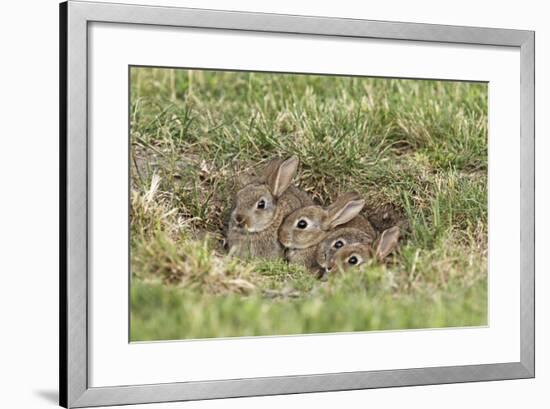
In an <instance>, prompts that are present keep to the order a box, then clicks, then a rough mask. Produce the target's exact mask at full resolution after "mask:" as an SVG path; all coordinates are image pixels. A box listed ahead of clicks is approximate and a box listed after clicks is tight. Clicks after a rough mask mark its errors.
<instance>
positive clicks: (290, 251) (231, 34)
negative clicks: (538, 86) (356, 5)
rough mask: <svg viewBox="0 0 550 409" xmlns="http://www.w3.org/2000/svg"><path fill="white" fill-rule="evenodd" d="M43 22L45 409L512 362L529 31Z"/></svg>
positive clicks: (356, 23) (262, 19) (245, 22)
mask: <svg viewBox="0 0 550 409" xmlns="http://www.w3.org/2000/svg"><path fill="white" fill-rule="evenodd" d="M60 17H61V18H60V21H61V26H60V50H61V53H60V55H61V64H60V67H61V68H60V87H61V92H60V95H61V101H60V112H61V115H60V121H61V126H60V129H61V136H60V141H61V142H60V149H61V155H60V158H61V175H60V184H61V188H60V192H61V201H60V202H61V209H60V212H61V218H60V219H61V226H60V231H61V246H60V249H61V254H60V266H61V271H60V295H61V300H60V314H61V319H60V322H61V325H60V352H61V353H60V356H61V362H60V397H61V398H60V401H61V402H60V404H61V405H62V406H65V407H89V406H102V405H123V404H137V403H147V402H168V401H185V400H197V399H215V398H229V397H242V396H259V395H274V394H291V393H307V392H320V391H338V390H352V389H365V388H378V387H392V386H409V385H427V384H442V383H453V382H472V381H489V380H501V379H518V378H531V377H534V373H535V372H534V370H535V358H534V357H535V355H534V220H535V218H534V217H535V216H534V194H535V185H534V121H535V119H534V77H535V76H534V32H531V31H519V30H507V29H492V28H477V27H475V28H474V27H457V26H440V25H428V24H412V23H394V22H381V21H367V20H351V19H336V18H325V17H304V16H288V15H274V14H255V13H241V12H227V11H215V10H198V9H186V8H177V7H158V6H155V7H153V6H141V5H124V4H109V3H91V2H79V1H74V2H73V1H69V2H66V3H62V4H61V5H60Z"/></svg>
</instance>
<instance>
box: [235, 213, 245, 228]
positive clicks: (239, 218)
mask: <svg viewBox="0 0 550 409" xmlns="http://www.w3.org/2000/svg"><path fill="white" fill-rule="evenodd" d="M234 219H235V222H236V223H237V224H238V225H239V226H242V225H243V223H244V216H243V215H242V214H236V215H235V217H234Z"/></svg>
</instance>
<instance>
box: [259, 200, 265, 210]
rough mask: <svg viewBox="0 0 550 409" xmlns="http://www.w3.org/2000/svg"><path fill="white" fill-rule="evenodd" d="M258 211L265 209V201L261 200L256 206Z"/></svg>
mask: <svg viewBox="0 0 550 409" xmlns="http://www.w3.org/2000/svg"><path fill="white" fill-rule="evenodd" d="M257 206H258V209H265V200H264V199H261V200H260V201H259V202H258V204H257Z"/></svg>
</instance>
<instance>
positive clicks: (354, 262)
mask: <svg viewBox="0 0 550 409" xmlns="http://www.w3.org/2000/svg"><path fill="white" fill-rule="evenodd" d="M358 262H359V260H358V259H357V257H355V256H351V257H350V258H349V259H348V263H350V264H352V265H355V264H357V263H358Z"/></svg>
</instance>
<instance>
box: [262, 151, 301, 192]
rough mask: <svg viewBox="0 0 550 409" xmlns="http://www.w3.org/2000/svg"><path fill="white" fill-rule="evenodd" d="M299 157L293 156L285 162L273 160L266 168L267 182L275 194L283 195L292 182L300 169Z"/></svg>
mask: <svg viewBox="0 0 550 409" xmlns="http://www.w3.org/2000/svg"><path fill="white" fill-rule="evenodd" d="M298 163H299V161H298V158H297V157H296V156H293V157H291V158H289V159H287V160H285V161H284V162H281V163H276V162H271V163H270V164H269V165H268V166H267V168H266V182H267V185H268V186H269V188H270V189H271V193H273V196H275V197H279V196H281V195H282V194H283V193H284V192H285V190H286V189H288V187H289V186H290V183H292V179H293V178H294V176H295V175H296V171H297V170H298Z"/></svg>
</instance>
